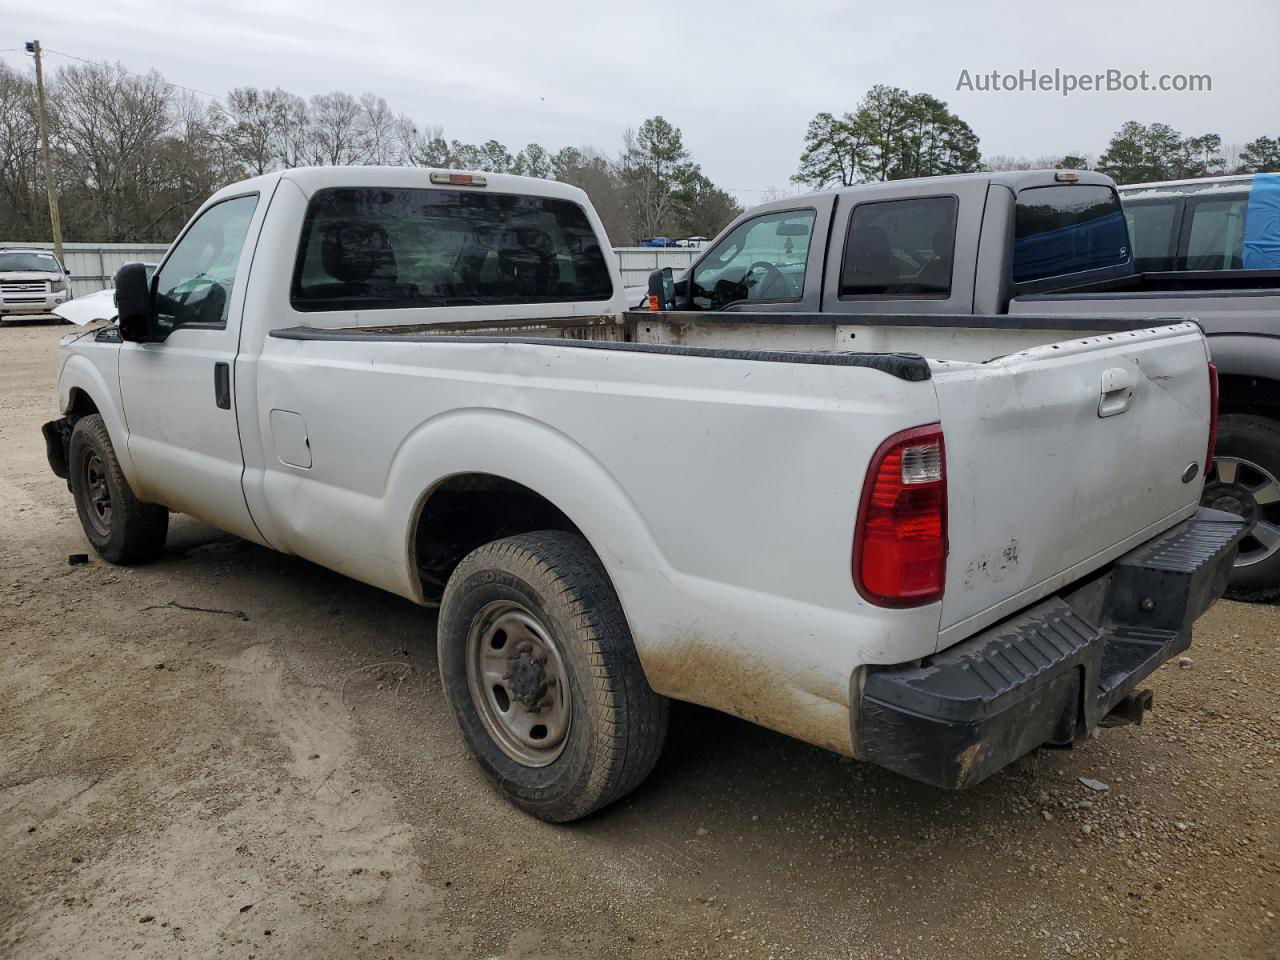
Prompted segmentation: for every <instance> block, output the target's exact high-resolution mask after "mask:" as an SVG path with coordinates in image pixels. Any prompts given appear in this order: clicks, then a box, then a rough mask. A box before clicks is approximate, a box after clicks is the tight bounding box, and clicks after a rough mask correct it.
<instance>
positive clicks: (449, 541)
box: [413, 473, 581, 601]
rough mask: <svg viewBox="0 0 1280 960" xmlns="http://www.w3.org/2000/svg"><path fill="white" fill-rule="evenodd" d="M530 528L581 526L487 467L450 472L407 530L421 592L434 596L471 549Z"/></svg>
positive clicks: (434, 598) (427, 597) (574, 528)
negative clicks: (485, 470) (411, 529)
mask: <svg viewBox="0 0 1280 960" xmlns="http://www.w3.org/2000/svg"><path fill="white" fill-rule="evenodd" d="M532 530H568V531H572V532H574V533H581V531H580V530H579V529H578V528H577V526H575V525H574V523H573V521H572V520H570V519H569V518H568V517H567V516H566V515H565V513H564V511H562V510H561V509H560V508H559V507H557V506H556V505H555V504H553V503H552V502H551V501H550V500H548V499H547V498H546V497H544V496H542V495H541V494H539V493H536V492H535V491H533V490H530V489H529V488H528V487H526V486H524V485H523V484H519V483H516V482H515V481H513V480H507V479H504V478H503V477H497V476H493V475H492V474H487V473H462V474H455V475H454V476H452V477H449V478H448V479H447V480H445V481H444V482H442V483H441V484H439V485H438V486H437V487H436V488H435V489H434V490H432V491H431V493H430V494H429V495H428V496H427V499H426V501H425V502H424V503H423V505H422V509H421V511H420V512H419V514H418V522H417V524H416V527H415V529H414V533H413V556H414V562H415V564H416V565H417V568H418V578H419V579H420V580H421V582H422V592H423V596H424V598H425V599H426V600H428V601H437V600H439V599H440V596H441V594H442V593H443V592H444V585H445V582H446V581H447V580H448V579H449V575H450V574H451V573H453V569H454V567H456V566H457V565H458V564H459V563H460V562H461V561H462V558H463V557H465V556H466V555H467V554H468V553H470V552H471V551H472V550H474V549H476V547H479V546H482V545H484V544H486V543H491V542H492V541H494V540H500V539H502V538H503V537H510V536H514V535H515V534H517V533H529V532H530V531H532Z"/></svg>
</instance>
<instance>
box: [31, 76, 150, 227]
mask: <svg viewBox="0 0 1280 960" xmlns="http://www.w3.org/2000/svg"><path fill="white" fill-rule="evenodd" d="M51 100H52V104H53V111H54V113H55V114H56V115H57V155H58V166H59V168H60V169H62V170H63V171H64V172H65V173H66V174H67V175H68V177H69V179H71V180H72V181H73V182H74V183H75V185H76V186H78V187H81V188H83V189H81V190H79V191H76V192H77V195H78V198H79V200H80V203H77V204H75V205H73V206H72V207H71V209H70V213H71V216H70V217H68V216H67V214H66V213H64V218H65V219H67V220H69V221H70V222H72V223H74V222H75V220H76V219H87V220H91V221H92V222H94V223H96V224H97V225H98V230H99V231H100V233H99V236H100V237H101V239H103V240H112V241H114V240H130V239H135V238H136V237H138V236H139V235H140V234H142V233H145V228H146V226H147V220H148V219H149V218H148V216H147V214H146V213H145V212H144V211H145V208H146V207H147V206H148V204H149V202H150V200H151V199H152V194H153V193H154V192H155V178H154V175H153V172H154V171H155V170H157V169H159V165H160V160H161V157H160V153H161V150H162V145H163V142H164V139H165V138H166V137H167V136H168V135H169V134H170V132H171V131H172V127H173V121H172V115H171V112H170V108H171V101H172V88H171V87H170V86H169V84H168V83H166V82H165V80H164V79H163V78H162V77H161V76H160V75H159V74H158V73H155V72H154V71H153V72H152V73H150V74H147V75H146V76H145V77H139V76H134V75H132V74H129V73H127V72H125V70H124V68H123V67H122V66H120V65H118V64H117V65H115V66H112V65H109V64H105V63H104V64H92V65H87V66H74V67H64V68H62V69H61V70H60V71H59V72H58V77H57V82H56V84H55V86H54V90H53V96H52V98H51Z"/></svg>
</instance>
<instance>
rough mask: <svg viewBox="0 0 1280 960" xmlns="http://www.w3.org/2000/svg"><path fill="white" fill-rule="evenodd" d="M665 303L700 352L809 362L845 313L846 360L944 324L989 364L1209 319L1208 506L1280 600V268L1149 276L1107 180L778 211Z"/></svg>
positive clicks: (960, 183)
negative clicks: (1139, 268)
mask: <svg viewBox="0 0 1280 960" xmlns="http://www.w3.org/2000/svg"><path fill="white" fill-rule="evenodd" d="M650 306H651V307H658V308H662V309H664V310H666V311H668V312H670V313H672V316H670V317H668V318H667V319H668V320H676V319H678V320H679V321H680V322H679V323H677V324H675V325H674V326H673V325H672V324H671V323H669V322H668V323H664V324H663V326H662V329H663V330H677V331H679V333H678V334H677V336H678V337H679V338H680V339H681V341H682V342H687V343H690V344H692V343H695V342H697V340H698V339H699V338H700V330H701V329H703V328H707V327H715V326H720V325H723V324H724V323H735V324H743V325H745V326H748V327H752V328H754V329H756V330H757V331H759V334H760V336H761V338H762V340H763V341H766V342H769V343H770V344H772V345H773V346H775V347H778V346H782V345H783V344H784V343H785V344H795V345H796V348H797V349H799V348H801V347H800V344H801V343H802V342H804V341H805V337H804V333H803V330H804V326H805V317H806V315H808V316H811V317H812V320H813V323H814V328H815V329H818V327H817V324H818V323H819V322H821V323H824V324H830V322H831V319H832V317H831V315H832V314H839V315H843V316H844V317H845V318H847V319H846V320H845V321H844V323H845V324H847V326H843V325H842V326H841V328H840V329H841V330H842V331H843V333H842V336H843V337H844V338H845V339H847V340H849V341H856V343H855V342H850V343H849V344H848V345H847V346H846V345H845V344H843V343H842V344H840V345H839V347H838V348H843V349H864V348H866V347H867V344H865V342H864V341H865V339H866V337H865V336H862V337H861V339H860V331H859V328H860V327H865V328H868V332H870V328H872V327H879V328H883V326H884V325H885V324H886V323H890V322H898V323H902V324H911V323H921V322H928V323H930V324H931V325H935V326H936V325H938V324H939V322H940V321H941V322H943V323H947V324H951V325H953V326H954V328H955V335H956V338H957V341H965V342H967V343H968V344H969V345H970V346H971V347H972V349H973V350H974V355H975V356H978V355H982V351H983V349H984V348H985V347H986V346H987V343H986V342H985V341H986V340H990V339H992V338H993V337H997V336H998V335H1004V336H1007V332H1008V331H1009V329H1011V328H1025V329H1027V330H1028V331H1031V330H1036V329H1039V328H1045V329H1053V328H1055V327H1056V326H1057V325H1058V324H1060V323H1061V322H1063V320H1064V319H1065V318H1068V317H1070V318H1075V319H1076V320H1077V321H1078V322H1076V323H1075V326H1077V327H1078V328H1079V329H1082V330H1085V329H1090V328H1089V326H1088V324H1089V322H1090V320H1091V319H1096V320H1097V321H1098V326H1097V330H1098V331H1099V332H1105V333H1114V332H1115V331H1116V330H1117V329H1118V328H1119V327H1118V323H1122V322H1123V321H1118V320H1117V318H1127V319H1128V320H1129V321H1130V322H1131V323H1132V326H1133V327H1141V326H1151V325H1153V324H1152V321H1156V320H1160V321H1165V320H1168V319H1171V318H1191V319H1194V320H1196V321H1198V322H1199V323H1200V325H1201V327H1202V328H1203V330H1204V332H1205V334H1206V335H1207V336H1208V338H1209V343H1210V346H1211V350H1212V352H1213V357H1214V363H1215V365H1216V367H1217V369H1218V374H1219V378H1220V380H1219V382H1220V401H1219V402H1220V408H1219V409H1220V414H1221V416H1220V418H1219V420H1218V435H1217V436H1218V439H1217V445H1216V452H1217V460H1216V463H1215V464H1214V466H1213V467H1212V468H1211V472H1210V473H1209V474H1208V476H1207V477H1206V478H1205V487H1204V503H1205V504H1206V505H1208V506H1212V507H1216V508H1218V509H1222V510H1228V511H1230V512H1232V513H1236V514H1238V515H1241V516H1243V517H1245V518H1246V519H1247V520H1248V521H1249V522H1250V532H1249V535H1248V536H1247V537H1246V539H1245V540H1244V541H1243V543H1242V544H1241V547H1240V554H1239V559H1238V561H1237V564H1236V567H1235V570H1234V572H1233V575H1232V581H1231V585H1232V590H1233V592H1234V593H1235V594H1236V595H1237V596H1245V597H1255V598H1262V597H1264V596H1269V595H1275V594H1280V271H1268V270H1251V271H1238V272H1233V273H1232V274H1231V275H1229V276H1227V275H1224V274H1222V273H1210V272H1182V273H1137V272H1135V270H1134V259H1133V253H1132V244H1131V242H1130V238H1129V230H1128V226H1127V224H1126V220H1125V215H1124V212H1123V210H1122V208H1121V203H1120V198H1119V196H1118V195H1117V192H1116V186H1115V184H1114V183H1113V182H1112V181H1111V179H1110V178H1108V177H1106V176H1103V175H1101V174H1096V173H1089V172H1085V171H1053V170H1047V171H1025V172H1023V171H1019V172H1011V173H983V174H969V175H964V176H955V177H933V178H929V179H922V180H898V181H890V182H887V183H868V184H860V185H858V186H853V187H845V188H841V189H837V190H830V191H822V192H817V193H811V194H807V195H804V196H800V197H792V198H788V199H785V200H777V201H773V202H771V203H767V204H763V205H761V206H759V207H755V208H754V209H752V210H749V211H747V212H746V213H744V214H743V215H742V216H740V217H739V218H738V219H737V220H735V221H734V222H733V223H731V224H730V225H729V226H728V227H727V228H726V229H725V230H724V231H723V232H722V233H721V234H720V236H718V237H717V238H716V239H715V240H714V241H713V242H712V243H711V244H710V245H708V247H707V249H706V252H705V253H703V254H702V256H701V257H699V258H698V260H697V261H696V262H695V263H694V264H693V265H692V266H691V267H690V268H689V270H688V271H687V272H686V273H684V274H683V276H682V277H681V278H680V280H679V281H678V282H677V281H675V280H674V279H673V278H672V276H671V274H670V271H669V270H668V271H655V273H654V275H653V276H652V277H651V278H650ZM771 315H773V316H772V317H771ZM940 315H947V317H948V318H947V319H945V320H944V319H943V317H942V316H940ZM978 317H980V318H981V320H980V321H979V320H977V319H975V318H978ZM819 318H821V320H819ZM1104 318H1105V319H1104ZM782 327H785V328H786V331H787V332H786V334H785V335H783V338H782V339H779V336H778V335H779V333H780V332H781V328H782ZM826 329H829V328H826ZM770 331H771V332H770ZM871 335H872V336H874V334H871ZM814 346H815V345H814V344H806V348H813V347H814ZM828 348H829V347H828ZM985 355H986V356H990V354H989V353H988V354H985ZM1080 453H1081V454H1082V455H1085V456H1087V455H1088V451H1080ZM1134 455H1135V456H1141V451H1140V450H1138V451H1134ZM1100 466H1101V465H1100Z"/></svg>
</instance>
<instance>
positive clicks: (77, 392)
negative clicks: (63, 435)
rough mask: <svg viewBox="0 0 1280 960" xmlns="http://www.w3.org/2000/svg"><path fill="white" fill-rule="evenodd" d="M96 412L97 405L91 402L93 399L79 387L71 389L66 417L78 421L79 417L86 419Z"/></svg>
mask: <svg viewBox="0 0 1280 960" xmlns="http://www.w3.org/2000/svg"><path fill="white" fill-rule="evenodd" d="M97 412H98V405H97V404H96V403H94V402H93V398H92V397H90V396H89V394H87V393H85V392H84V391H83V390H81V389H80V388H79V387H72V388H71V403H70V404H68V405H67V416H68V417H70V418H71V419H72V420H79V419H80V418H81V417H87V416H89V415H90V414H92V413H97Z"/></svg>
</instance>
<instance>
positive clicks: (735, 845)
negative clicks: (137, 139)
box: [0, 325, 1280, 960]
mask: <svg viewBox="0 0 1280 960" xmlns="http://www.w3.org/2000/svg"><path fill="white" fill-rule="evenodd" d="M66 329H67V328H65V327H49V326H13V325H4V326H3V327H0V491H3V499H2V500H0V652H2V654H3V667H4V669H3V674H2V675H0V731H2V738H0V957H3V958H6V960H7V958H23V960H36V958H43V957H86V958H87V957H99V956H105V957H120V956H129V957H139V958H146V957H165V958H168V957H187V956H190V957H237V958H242V960H248V958H255V957H306V958H309V960H310V958H315V960H328V958H335V960H336V958H343V960H346V958H356V957H361V958H363V957H370V958H383V957H397V958H398V957H415V956H419V957H448V958H482V957H501V958H512V960H514V958H525V960H535V958H595V957H697V958H704V957H723V958H729V957H736V958H789V957H795V958H862V957H886V956H899V955H901V956H909V957H923V958H935V957H937V958H942V957H945V958H948V960H954V958H956V957H962V958H974V960H978V958H981V960H986V958H996V957H1030V958H1040V957H1062V956H1073V957H1074V956H1086V957H1159V958H1169V957H1214V958H1231V960H1235V958H1249V960H1262V958H1270V957H1280V919H1277V916H1276V914H1277V913H1280V765H1278V764H1277V759H1278V758H1280V663H1278V662H1277V660H1278V658H1280V611H1278V610H1277V609H1276V608H1274V607H1268V606H1247V605H1241V604H1233V603H1226V602H1224V603H1222V604H1220V605H1219V606H1218V607H1217V608H1215V609H1214V610H1213V611H1212V612H1211V613H1210V614H1209V615H1208V616H1207V617H1206V618H1205V619H1204V620H1203V621H1202V622H1201V624H1200V627H1199V629H1198V631H1197V634H1196V640H1195V644H1194V646H1193V647H1192V650H1191V651H1190V653H1191V657H1192V658H1193V661H1194V662H1193V665H1191V666H1190V668H1180V667H1179V666H1178V665H1177V664H1173V665H1170V666H1167V667H1166V668H1164V669H1162V670H1161V671H1159V672H1158V673H1157V675H1156V676H1155V677H1154V682H1153V684H1152V686H1153V687H1154V689H1155V694H1156V703H1157V712H1156V714H1155V716H1154V718H1152V719H1151V720H1150V721H1149V722H1148V723H1147V724H1146V725H1144V726H1142V727H1140V728H1123V729H1115V730H1108V731H1104V732H1103V733H1102V735H1101V737H1100V738H1098V739H1094V740H1091V741H1089V742H1088V743H1087V744H1085V745H1084V746H1083V747H1081V748H1078V749H1076V750H1074V751H1071V752H1043V753H1040V754H1038V755H1035V756H1032V757H1030V758H1028V759H1026V760H1024V761H1023V762H1022V763H1020V764H1018V765H1017V766H1016V767H1015V768H1013V769H1011V770H1008V771H1006V772H1005V773H1003V774H1001V775H999V776H997V777H995V778H993V779H991V780H989V781H988V782H986V783H985V784H983V785H982V786H980V787H979V788H977V789H975V790H973V791H972V792H969V793H966V794H961V795H950V794H944V793H940V792H937V791H935V790H932V789H930V788H927V787H923V786H919V785H917V784H914V783H911V782H909V781H906V780H903V779H901V778H899V777H896V776H894V775H892V774H889V773H886V772H884V771H881V770H879V769H876V768H873V767H869V766H864V765H861V764H856V763H850V762H848V761H846V760H842V759H840V758H838V757H836V756H834V755H831V754H828V753H824V752H822V751H820V750H817V749H814V748H810V747H808V746H805V745H803V744H800V743H797V742H794V741H791V740H788V739H786V738H784V737H781V736H778V735H775V734H772V733H769V732H767V731H764V730H760V729H758V728H755V727H752V726H749V725H748V724H745V723H741V722H739V721H736V720H732V719H729V718H726V717H723V716H719V715H716V714H713V713H710V712H708V711H703V710H698V709H693V708H687V709H680V710H678V711H677V713H676V715H675V718H674V724H673V730H672V737H671V741H670V744H669V746H668V748H667V752H666V755H665V757H664V759H663V761H662V763H661V764H660V765H659V768H658V770H657V771H656V773H655V774H654V776H653V777H652V778H651V779H650V780H649V782H648V783H647V785H646V786H645V787H643V788H642V789H641V790H640V791H638V792H637V793H636V794H635V795H633V796H632V797H630V798H628V799H627V800H625V801H623V802H622V803H621V804H619V805H617V806H615V807H613V808H611V809H609V810H607V811H605V812H604V813H603V814H601V815H598V816H596V817H594V818H593V819H591V820H589V821H587V822H585V823H581V824H578V825H574V826H569V827H553V826H548V825H546V824H543V823H540V822H538V821H535V820H532V819H530V818H528V817H526V816H524V815H522V814H520V813H518V812H516V811H515V810H514V809H513V808H511V807H509V806H507V805H506V803H504V802H503V801H502V800H500V799H499V798H498V797H497V796H496V795H495V794H494V793H493V792H492V791H491V790H490V789H489V787H488V786H487V785H486V784H485V782H484V781H483V780H482V779H481V777H480V775H479V773H478V772H477V770H476V769H475V768H474V767H473V766H472V765H471V763H470V762H469V761H468V760H467V758H466V757H465V755H464V754H463V752H462V750H461V747H460V745H459V741H458V739H457V737H456V736H455V733H454V730H453V728H452V725H451V721H450V719H449V717H448V715H447V714H446V711H445V706H444V703H443V699H442V697H441V694H440V691H439V688H438V685H437V677H436V669H435V665H434V655H433V647H434V637H433V634H434V620H433V616H432V614H431V613H430V612H428V611H424V610H421V609H419V608H417V607H414V606H412V605H410V604H409V603H407V602H405V601H403V600H399V599H397V598H395V597H392V596H389V595H387V594H383V593H380V592H378V591H376V590H373V589H371V588H368V587H364V586H361V585H359V584H356V583H353V582H351V581H349V580H346V579H344V578H342V577H340V576H338V575H336V574H333V573H329V572H327V571H325V570H322V569H320V568H319V567H316V566H313V565H311V564H309V563H306V562H304V561H301V560H298V559H295V558H291V557H282V556H278V555H276V554H273V553H270V552H268V551H266V550H263V549H260V548H258V547H255V546H251V545H249V544H246V543H243V542H240V541H237V540H233V539H229V538H227V537H225V536H224V535H222V534H220V533H218V532H217V531H215V530H212V529H210V528H208V527H205V526H202V525H200V524H197V523H195V522H194V521H191V520H188V519H186V518H175V522H174V524H173V527H172V528H171V533H170V536H169V548H168V553H167V556H166V557H165V559H164V560H163V561H162V562H159V563H156V564H152V565H149V566H145V567H140V568H133V569H127V568H116V567H111V566H109V565H107V564H105V563H102V562H100V561H99V560H98V559H97V558H96V557H94V558H93V559H92V560H91V562H90V563H89V564H87V565H85V566H74V567H73V566H69V565H68V563H67V557H68V554H72V553H82V552H84V551H85V550H86V549H87V545H86V543H85V541H84V538H83V536H82V534H81V531H80V527H79V524H78V522H77V520H76V516H75V511H74V509H73V507H72V503H71V497H70V495H69V494H68V492H67V490H66V488H65V486H64V485H63V484H62V482H61V481H58V480H57V479H55V478H54V477H53V476H52V475H51V474H50V473H49V470H48V467H47V465H46V463H45V459H44V449H43V444H42V441H41V438H40V434H39V427H40V424H41V423H42V422H43V421H44V420H46V419H50V418H51V416H52V415H53V413H54V411H53V406H52V401H51V399H50V394H51V390H52V386H53V382H54V376H55V350H56V344H57V341H58V338H59V337H60V336H61V335H62V334H63V333H65V332H66ZM171 603H178V604H186V605H188V606H196V607H206V608H217V609H219V610H222V611H231V612H222V613H208V612H200V611H194V610H187V609H181V608H179V607H176V606H172V605H170V604H171ZM235 611H240V612H241V613H240V614H239V615H237V614H236V613H235ZM1080 777H1090V778H1096V779H1098V780H1101V781H1104V782H1105V783H1106V784H1108V785H1109V787H1110V789H1109V790H1107V791H1106V792H1102V793H1097V792H1094V791H1092V790H1090V789H1088V788H1087V787H1085V786H1083V785H1081V784H1080V783H1079V782H1078V778H1080Z"/></svg>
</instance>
